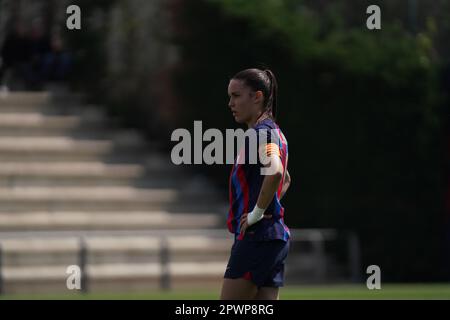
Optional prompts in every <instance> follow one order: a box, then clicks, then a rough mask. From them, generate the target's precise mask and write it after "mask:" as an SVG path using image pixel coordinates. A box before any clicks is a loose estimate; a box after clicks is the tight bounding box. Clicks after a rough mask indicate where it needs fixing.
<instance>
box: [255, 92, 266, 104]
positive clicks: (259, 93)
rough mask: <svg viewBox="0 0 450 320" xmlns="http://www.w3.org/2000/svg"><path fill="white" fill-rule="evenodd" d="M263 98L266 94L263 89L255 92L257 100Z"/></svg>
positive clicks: (257, 101)
mask: <svg viewBox="0 0 450 320" xmlns="http://www.w3.org/2000/svg"><path fill="white" fill-rule="evenodd" d="M263 99H264V95H263V93H262V91H261V90H258V91H256V92H255V102H256V103H259V102H260V101H262V100H263Z"/></svg>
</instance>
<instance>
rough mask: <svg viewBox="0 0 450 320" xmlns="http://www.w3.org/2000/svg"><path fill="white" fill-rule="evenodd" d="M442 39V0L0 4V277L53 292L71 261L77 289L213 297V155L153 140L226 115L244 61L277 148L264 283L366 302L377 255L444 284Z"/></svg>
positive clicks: (223, 180)
mask: <svg viewBox="0 0 450 320" xmlns="http://www.w3.org/2000/svg"><path fill="white" fill-rule="evenodd" d="M71 4H76V5H78V6H79V7H80V9H81V29H80V30H68V29H67V27H66V19H67V18H68V17H69V14H67V13H66V8H67V7H68V6H69V5H71ZM372 4H376V5H378V6H379V7H380V9H381V30H368V29H367V27H366V20H367V18H368V16H369V15H368V14H366V9H367V7H368V6H369V5H372ZM449 39H450V1H448V0H436V1H424V0H391V1H375V0H374V1H357V2H356V1H350V0H340V1H331V0H320V1H317V0H316V1H312V0H311V1H309V0H266V1H256V0H197V1H188V0H166V1H163V0H154V1H144V0H108V1H106V0H105V1H103V0H99V1H87V0H85V1H84V0H79V1H66V0H63V1H61V0H59V1H56V0H0V45H1V58H2V59H1V62H2V63H1V69H0V112H1V114H0V134H1V136H0V161H1V162H2V163H1V165H0V181H1V182H0V183H1V185H0V189H1V191H0V230H1V231H0V246H1V247H0V257H1V258H0V288H1V289H0V290H1V291H2V292H3V293H4V295H6V296H8V295H11V294H29V293H34V292H36V293H42V292H46V293H55V294H56V293H60V292H63V293H64V292H65V293H67V291H68V290H67V288H66V278H67V276H68V275H67V274H66V267H67V266H68V265H71V264H76V265H79V266H80V268H81V271H82V275H83V276H82V291H83V292H85V293H86V292H122V293H124V292H135V291H146V290H151V289H154V290H162V291H164V292H166V293H167V294H169V293H170V292H171V293H174V294H176V293H177V292H181V291H177V290H184V289H187V290H189V293H186V295H185V296H186V297H191V298H195V297H196V296H195V295H194V293H195V292H197V291H195V290H197V289H198V290H200V291H198V292H201V293H200V296H199V297H209V298H213V299H215V298H217V297H218V292H219V291H220V284H221V279H222V275H223V272H224V269H225V265H226V261H227V258H228V255H229V249H230V247H231V243H232V242H231V241H232V237H231V235H230V234H228V233H227V232H226V223H225V221H226V212H227V199H228V194H227V192H228V186H227V183H228V175H229V170H230V169H231V166H229V165H214V166H207V165H196V166H186V165H182V166H175V165H172V164H171V161H170V151H171V148H172V147H173V146H174V143H173V142H171V141H170V136H171V133H172V131H173V130H174V129H176V128H180V127H182V128H187V129H188V130H190V131H191V132H192V131H193V121H194V120H201V121H203V130H206V129H207V128H219V129H221V130H224V129H225V128H236V125H235V124H234V121H233V119H232V117H231V115H230V112H229V110H228V107H227V103H228V96H227V85H228V82H229V79H230V78H231V77H232V76H233V75H234V74H235V73H237V72H238V71H240V70H242V69H245V68H248V67H260V68H270V69H272V70H273V71H274V73H275V75H276V76H277V78H278V82H279V97H278V98H279V110H278V123H279V125H280V127H281V128H282V130H283V132H284V133H285V135H286V137H287V139H288V141H289V150H290V157H289V172H290V174H291V177H292V185H291V188H290V190H289V192H288V193H287V195H286V197H285V198H284V199H283V202H284V207H285V208H286V218H285V221H286V223H287V225H288V226H289V227H290V228H291V229H292V235H293V245H292V250H291V254H290V256H289V258H288V261H287V270H286V273H287V274H286V284H287V287H286V291H285V292H286V296H283V294H282V295H281V297H282V298H283V297H286V298H294V299H296V298H304V297H311V296H308V294H307V293H308V292H316V291H314V290H316V287H311V286H316V285H319V288H320V285H324V284H326V285H331V284H336V285H340V286H341V287H337V288H338V289H336V290H337V291H334V292H333V293H332V294H333V295H332V297H337V298H339V297H348V295H346V294H347V293H348V292H349V291H348V290H350V291H351V290H356V289H355V288H360V290H361V291H360V294H362V295H359V296H358V295H356V296H351V297H366V296H364V294H366V295H367V294H368V293H367V291H368V290H367V289H365V281H366V279H367V277H368V275H367V274H366V268H367V267H368V266H369V265H378V266H379V267H380V268H381V274H382V283H392V284H414V283H416V284H417V283H421V284H423V283H430V285H431V284H433V285H436V286H437V287H436V288H437V289H436V290H433V289H429V288H432V287H426V285H421V286H425V287H426V288H427V289H426V290H431V292H432V293H431V294H430V296H431V297H433V294H434V293H435V292H440V295H439V294H437V297H445V298H450V288H449V287H450V286H449V282H450V171H449V163H450V162H449V160H450V159H449V156H450V153H449V151H450V129H449V116H450V58H449V57H450V42H449V41H448V40H449ZM352 283H353V284H354V287H346V285H349V284H352ZM306 285H307V287H305V286H306ZM208 286H209V287H210V288H211V289H210V291H207V293H205V291H201V290H205V289H204V288H208ZM361 286H362V287H361ZM182 288H184V289H182ZM199 288H200V289H199ZM290 288H292V289H290ZM302 288H307V289H304V290H303V291H302ZM339 288H342V289H339ZM346 288H347V289H346ZM348 288H351V289H348ZM361 288H363V289H361ZM396 288H398V287H396ZM401 288H402V290H403V291H402V293H401V294H403V296H402V295H401V294H400V297H407V296H408V294H412V293H414V292H416V293H418V296H417V297H419V298H420V297H423V296H421V295H420V288H424V287H414V286H410V287H409V286H408V285H405V287H401ZM289 290H291V291H289ZM305 290H306V291H305ZM308 290H309V291H308ZM320 292H322V291H320ZM202 294H204V295H203V296H202ZM324 296H325V297H327V295H326V294H325V295H324ZM324 296H323V295H321V293H318V296H317V297H324ZM58 297H60V296H58ZM144 297H156V298H158V297H161V296H158V295H156V296H144ZM163 297H178V296H177V295H174V296H169V295H166V296H163ZM314 297H315V296H314ZM367 297H369V296H367ZM385 297H386V296H385ZM393 297H395V295H393Z"/></svg>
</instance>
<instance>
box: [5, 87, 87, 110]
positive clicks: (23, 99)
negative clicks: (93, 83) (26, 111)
mask: <svg viewBox="0 0 450 320" xmlns="http://www.w3.org/2000/svg"><path fill="white" fill-rule="evenodd" d="M82 100H83V96H82V95H81V94H76V93H63V94H54V93H51V92H48V91H43V92H27V91H22V92H17V91H16V92H7V93H2V94H0V110H1V109H2V108H3V107H15V108H16V109H21V108H39V107H42V106H59V105H62V106H71V105H76V104H80V103H81V102H82Z"/></svg>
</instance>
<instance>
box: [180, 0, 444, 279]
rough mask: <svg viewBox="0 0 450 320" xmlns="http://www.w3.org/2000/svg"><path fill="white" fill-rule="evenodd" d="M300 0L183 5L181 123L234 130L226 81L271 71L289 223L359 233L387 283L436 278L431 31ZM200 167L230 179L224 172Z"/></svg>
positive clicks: (437, 181)
mask: <svg viewBox="0 0 450 320" xmlns="http://www.w3.org/2000/svg"><path fill="white" fill-rule="evenodd" d="M298 3H301V1H300V2H299V1H281V0H272V1H249V0H209V1H207V0H203V1H193V2H190V1H186V2H184V6H183V7H182V10H181V11H180V12H179V16H178V21H179V23H180V25H181V26H182V27H181V28H180V30H183V31H182V32H180V33H179V34H178V36H177V38H176V39H175V40H176V42H177V43H178V45H179V47H180V49H181V53H182V56H181V60H182V67H181V68H180V70H179V73H178V75H177V80H178V82H177V85H178V86H177V89H178V92H179V93H180V94H181V95H182V97H183V99H184V100H183V101H184V102H185V104H186V106H187V107H188V108H187V109H186V112H185V114H184V115H183V118H182V119H181V120H182V121H180V124H182V125H184V126H186V127H188V128H190V127H192V121H193V120H196V119H197V120H199V119H200V120H203V121H204V123H206V126H208V127H216V128H226V127H233V126H234V124H233V121H232V117H231V116H230V114H229V110H228V108H227V102H228V101H227V99H228V98H227V93H226V88H227V84H228V81H229V78H230V77H231V76H232V75H233V74H234V73H235V72H237V71H239V70H241V69H243V68H247V67H258V66H263V65H266V66H268V67H270V68H271V69H272V70H274V72H275V74H276V75H277V77H278V80H279V88H280V91H279V105H280V107H279V114H278V116H279V124H280V126H281V127H282V129H283V130H284V132H285V134H286V136H287V139H288V141H289V150H290V157H289V162H290V163H289V168H290V170H289V171H290V173H291V176H292V178H293V185H292V187H291V190H290V191H289V192H288V194H287V196H286V198H285V207H286V212H287V213H286V221H287V223H288V225H290V226H293V227H294V226H295V227H331V228H338V229H339V230H342V231H345V230H356V231H357V232H358V235H359V237H360V239H361V242H362V253H363V264H364V265H369V264H378V265H380V266H381V268H382V271H383V277H384V279H386V280H393V281H395V280H398V281H400V280H401V281H408V280H416V281H417V280H422V281H426V280H436V279H441V278H442V277H443V276H444V274H445V272H447V271H446V270H444V268H443V265H442V260H441V259H442V257H443V252H442V244H443V238H442V237H443V227H442V221H443V192H444V187H445V185H444V179H443V178H444V171H443V167H444V163H443V162H444V157H443V154H442V151H443V139H442V130H443V129H442V119H443V114H444V113H443V109H442V106H443V101H442V96H441V94H440V92H439V89H438V87H439V83H438V81H437V73H438V71H439V66H438V65H437V64H436V62H434V61H433V59H432V52H433V42H432V38H431V36H429V35H428V33H427V32H423V33H420V34H418V35H411V34H409V33H407V32H406V31H405V30H404V28H403V27H402V26H401V25H399V24H396V23H394V22H393V23H389V22H385V21H383V26H382V30H380V31H369V30H367V29H366V28H365V24H364V23H365V21H364V22H362V24H361V26H360V27H355V26H353V27H349V26H346V24H345V21H343V19H342V18H340V16H339V14H340V13H341V12H339V10H338V9H339V7H338V6H334V7H333V6H330V7H329V9H328V10H324V11H322V12H321V13H320V14H319V13H318V12H316V11H314V10H311V9H308V8H307V7H306V6H299V5H298ZM361 14H362V15H363V14H364V11H363V12H362V13H361ZM204 169H205V170H209V172H211V174H213V175H215V176H216V177H217V178H218V180H219V181H221V182H222V184H223V186H224V187H225V184H226V182H227V180H226V175H227V174H228V168H226V169H225V168H224V167H215V168H204Z"/></svg>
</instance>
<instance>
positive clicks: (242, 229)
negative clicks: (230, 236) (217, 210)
mask: <svg viewBox="0 0 450 320" xmlns="http://www.w3.org/2000/svg"><path fill="white" fill-rule="evenodd" d="M247 216H248V212H246V213H244V214H243V215H242V217H241V221H240V229H239V233H240V234H242V235H244V234H245V231H246V230H247V228H248V222H247ZM263 218H264V219H271V218H272V215H271V214H265V215H263Z"/></svg>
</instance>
